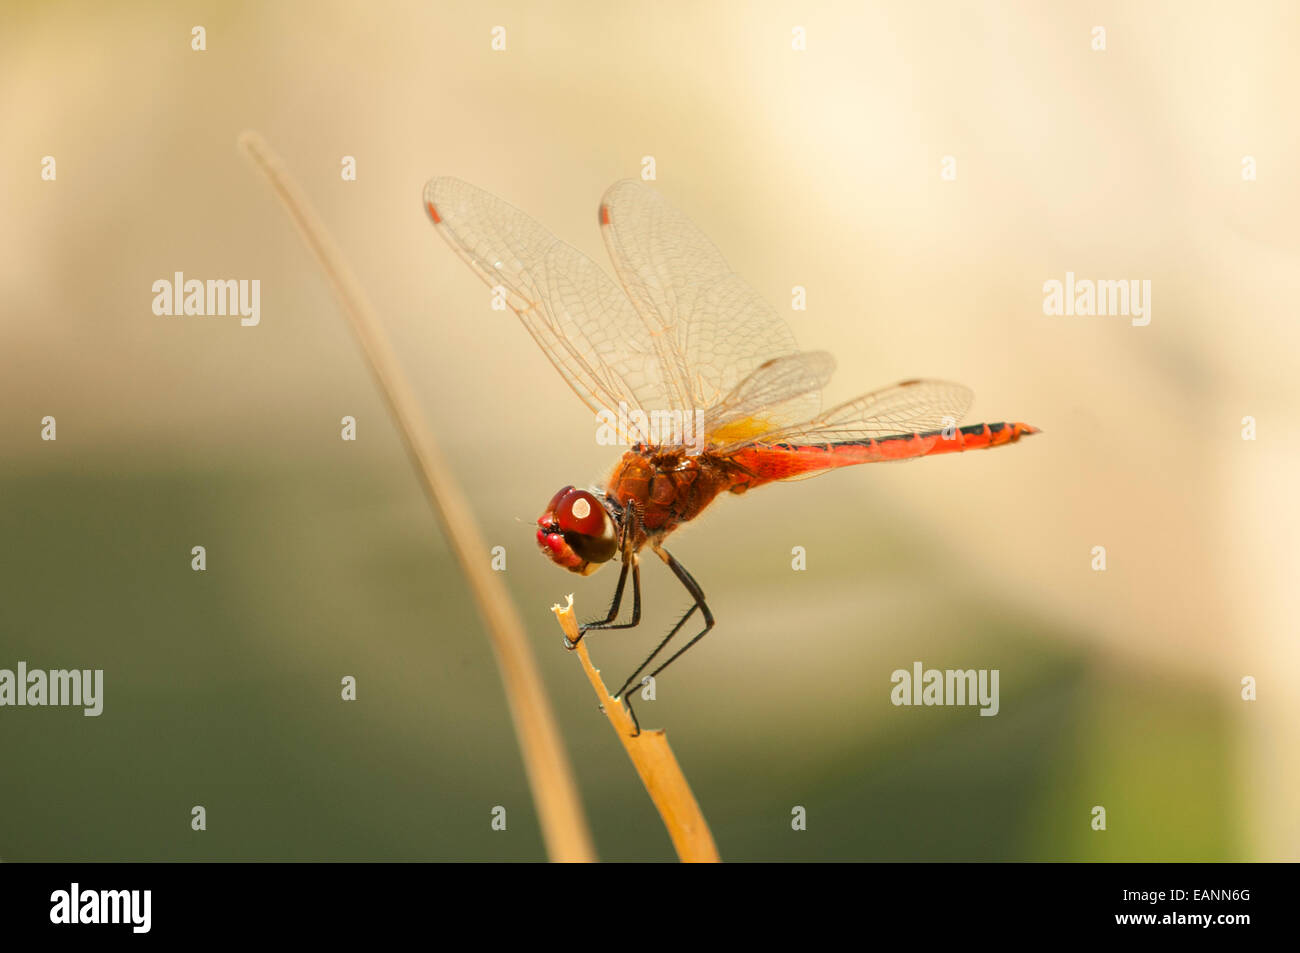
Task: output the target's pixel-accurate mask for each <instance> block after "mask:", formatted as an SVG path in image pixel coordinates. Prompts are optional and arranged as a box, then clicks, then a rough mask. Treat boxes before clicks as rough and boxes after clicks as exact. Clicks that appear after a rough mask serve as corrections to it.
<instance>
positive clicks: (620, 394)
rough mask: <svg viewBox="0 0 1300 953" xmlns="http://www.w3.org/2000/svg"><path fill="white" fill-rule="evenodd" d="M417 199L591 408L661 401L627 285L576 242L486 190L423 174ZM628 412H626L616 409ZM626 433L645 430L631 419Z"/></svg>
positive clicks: (647, 339)
mask: <svg viewBox="0 0 1300 953" xmlns="http://www.w3.org/2000/svg"><path fill="white" fill-rule="evenodd" d="M424 201H425V205H426V207H427V209H428V211H429V215H430V217H431V218H432V219H433V222H434V225H435V227H436V228H437V230H438V232H439V233H440V234H441V235H442V237H443V238H445V239H446V240H447V243H448V244H449V245H451V247H452V248H453V249H454V250H455V251H456V253H457V254H459V255H460V257H461V258H463V259H464V260H465V261H466V262H467V263H468V264H469V266H470V267H471V268H472V269H473V270H474V272H475V273H476V274H477V275H478V276H479V277H480V278H482V279H483V281H485V282H486V283H487V284H488V285H489V286H490V287H496V286H500V287H502V288H503V289H504V293H505V298H506V302H507V304H508V305H509V306H510V308H511V310H512V311H514V312H515V314H517V315H518V316H519V319H520V321H522V322H523V324H524V327H525V328H527V329H528V333H529V334H531V335H532V337H533V340H535V341H536V342H537V344H538V346H539V347H541V349H542V351H543V352H544V353H545V354H546V356H547V358H549V359H550V361H551V364H553V365H554V366H555V369H556V370H557V371H559V372H560V374H561V376H563V378H564V379H565V381H567V382H568V384H569V386H570V387H571V388H572V389H573V391H574V393H576V394H577V395H578V397H579V398H581V399H582V401H583V403H585V404H586V405H587V406H588V407H589V408H591V410H592V411H593V412H600V411H611V412H614V413H615V414H616V415H617V412H618V410H619V406H618V405H619V403H620V402H624V403H626V404H627V406H628V408H629V409H631V410H637V409H640V410H642V411H644V412H646V413H647V414H649V413H650V412H651V411H654V410H667V409H671V408H672V407H673V406H674V405H672V404H671V403H670V402H669V394H670V389H669V388H668V386H667V385H666V381H665V375H664V370H663V367H662V365H661V362H660V361H661V357H660V350H659V348H658V347H657V346H656V345H655V343H654V340H653V337H652V335H651V333H650V329H649V328H648V327H647V326H646V324H645V322H644V321H643V320H642V318H641V316H640V315H639V314H638V312H637V310H636V309H635V308H634V307H633V306H632V304H631V302H629V301H628V298H627V295H626V294H625V293H624V292H623V290H622V289H621V288H619V287H618V285H616V284H615V283H614V282H613V281H612V280H611V279H610V278H609V276H608V275H606V274H605V272H604V271H603V270H602V269H601V268H600V266H599V265H597V264H596V263H595V262H593V261H592V260H591V259H590V258H588V257H587V256H586V255H584V254H582V252H580V251H578V250H577V249H576V248H573V247H572V246H570V245H567V244H565V243H564V242H562V241H560V239H558V238H556V237H555V236H554V235H552V234H551V233H550V232H548V231H547V230H546V229H545V228H543V227H542V226H541V225H538V224H537V223H536V222H534V221H533V220H532V219H531V218H529V217H528V216H527V215H525V214H524V213H523V212H520V211H519V210H518V209H516V208H514V207H513V206H512V205H509V204H507V203H505V202H503V201H502V200H501V199H499V198H497V197H496V196H494V195H492V194H491V193H489V192H484V191H483V190H482V189H479V188H476V187H474V186H472V185H470V184H469V183H467V182H462V181H461V180H459V179H454V178H437V179H432V180H430V181H429V183H428V184H427V185H426V186H425V187H424ZM622 416H623V418H624V419H628V418H627V417H626V415H622ZM629 426H631V427H632V428H633V432H631V433H625V434H623V435H622V436H624V437H625V438H627V439H629V440H631V441H632V442H637V441H642V440H647V439H648V437H649V434H647V433H643V432H641V431H639V430H637V429H636V427H637V424H636V422H635V419H633V420H632V421H631V422H630V423H629Z"/></svg>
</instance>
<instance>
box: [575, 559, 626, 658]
mask: <svg viewBox="0 0 1300 953" xmlns="http://www.w3.org/2000/svg"><path fill="white" fill-rule="evenodd" d="M629 568H630V569H631V570H632V621H631V622H619V623H615V622H614V620H615V619H617V618H618V610H619V608H620V607H621V606H622V604H623V588H624V586H625V585H626V584H627V571H628V569H629ZM640 624H641V563H640V562H639V561H638V560H637V557H636V554H635V553H633V554H632V555H630V556H628V558H627V560H626V561H625V562H624V563H623V568H622V569H620V570H619V573H618V587H617V588H615V590H614V601H613V602H611V603H610V606H609V613H608V614H607V615H606V616H605V618H603V619H595V620H593V621H591V622H584V623H583V624H582V625H580V626H578V642H581V641H582V638H583V636H585V635H586V634H587V633H588V632H589V631H590V630H592V629H631V628H633V627H634V626H637V625H640ZM578 642H574V641H571V640H570V639H569V637H568V636H567V635H566V636H565V637H564V647H565V648H566V649H572V648H576V647H577V645H578Z"/></svg>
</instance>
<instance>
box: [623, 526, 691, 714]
mask: <svg viewBox="0 0 1300 953" xmlns="http://www.w3.org/2000/svg"><path fill="white" fill-rule="evenodd" d="M655 552H656V553H658V555H659V558H660V559H662V560H663V561H664V562H665V563H667V565H668V568H669V569H671V570H672V571H673V575H674V576H676V577H677V579H678V581H679V582H681V584H682V585H683V586H685V587H686V591H687V592H689V593H690V594H691V599H693V600H694V604H693V605H692V606H691V607H690V608H689V609H687V610H686V614H685V615H683V616H682V617H681V618H680V619H678V620H677V624H676V625H675V626H673V627H672V630H671V631H670V632H669V633H668V634H667V635H666V636H664V639H663V641H662V642H660V643H659V644H658V645H657V646H656V647H655V650H654V651H653V652H651V653H650V655H649V656H648V657H647V658H646V660H645V661H644V662H642V663H641V665H640V667H639V668H637V670H636V671H635V672H633V673H632V674H631V675H629V676H628V678H627V681H625V682H624V683H623V687H622V688H620V689H619V690H618V691H617V692H615V693H614V697H615V698H620V699H622V700H623V704H624V705H626V706H627V713H628V714H629V715H631V716H632V724H634V725H636V733H637V734H640V733H641V724H640V722H639V721H637V717H636V712H635V711H633V710H632V700H631V699H630V698H628V697H625V695H626V692H627V690H628V688H629V687H630V686H632V685H633V684H635V683H636V681H637V677H638V676H639V675H640V674H641V673H642V672H643V671H645V670H646V668H647V667H649V665H650V663H651V662H653V661H654V660H655V658H656V657H657V656H658V655H659V653H660V652H662V651H663V649H664V646H665V645H667V644H668V643H669V642H670V641H671V640H672V638H673V636H675V635H676V634H677V633H678V632H679V631H681V628H682V626H684V625H685V624H686V622H687V620H689V619H690V617H691V616H692V615H694V614H695V610H696V609H699V610H700V612H701V614H703V616H704V628H703V629H701V630H700V632H699V633H698V634H696V636H695V637H694V638H692V639H691V640H690V641H689V642H687V643H686V644H685V645H683V646H682V647H681V648H680V649H678V650H677V651H676V652H674V653H673V654H672V655H671V656H669V658H668V660H667V661H666V662H664V663H663V664H662V665H660V666H659V667H658V668H656V669H655V670H654V671H653V672H651V673H650V674H649V675H648V676H647V677H648V678H654V677H655V676H656V675H658V674H659V673H660V672H662V671H663V670H664V669H666V668H667V667H668V666H669V665H672V664H673V662H675V661H676V660H677V659H678V658H680V657H681V656H682V655H683V654H685V652H686V650H687V649H689V648H690V647H691V646H692V645H694V644H695V643H696V642H698V641H700V639H702V638H704V637H705V636H706V635H708V634H709V630H710V629H712V628H713V613H712V612H710V611H709V606H708V603H706V602H705V601H704V590H703V589H701V588H700V584H699V583H698V582H696V581H695V577H694V576H692V575H691V574H690V573H689V572H687V571H686V567H685V566H683V565H682V564H681V563H679V562H678V561H677V559H676V558H675V557H674V556H673V555H672V553H670V552H668V550H666V549H660V548H659V547H657V546H656V547H655Z"/></svg>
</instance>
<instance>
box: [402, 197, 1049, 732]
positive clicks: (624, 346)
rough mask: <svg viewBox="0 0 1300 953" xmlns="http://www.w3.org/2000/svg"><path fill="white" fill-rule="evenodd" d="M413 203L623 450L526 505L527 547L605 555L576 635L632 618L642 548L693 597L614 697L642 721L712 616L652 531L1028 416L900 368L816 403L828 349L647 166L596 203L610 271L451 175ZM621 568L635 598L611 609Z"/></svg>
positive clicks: (946, 448)
mask: <svg viewBox="0 0 1300 953" xmlns="http://www.w3.org/2000/svg"><path fill="white" fill-rule="evenodd" d="M424 205H425V210H426V211H427V212H428V215H429V217H430V219H432V221H433V224H434V226H435V228H436V229H437V231H438V233H439V234H440V235H442V237H443V238H444V239H446V241H447V243H448V244H449V245H451V247H452V249H453V250H454V251H455V252H456V253H457V254H458V255H459V256H460V257H461V258H462V259H463V260H464V261H465V262H466V263H467V264H468V265H469V266H470V268H471V269H472V270H473V271H474V273H475V274H477V275H478V276H479V277H480V278H481V279H483V281H485V282H486V283H487V284H488V285H489V286H490V287H492V288H493V289H494V292H495V294H497V295H498V296H501V297H503V298H504V300H505V303H506V304H507V305H508V306H509V308H510V309H511V310H512V311H514V313H515V314H516V315H518V317H519V320H520V321H521V322H522V323H523V326H524V328H525V329H526V330H527V331H528V333H529V335H531V336H532V338H533V340H534V341H536V342H537V345H538V347H540V348H541V350H542V353H543V354H545V356H546V357H547V359H548V360H549V361H550V363H551V365H552V366H553V367H554V368H555V369H556V371H558V372H559V374H560V376H561V377H563V378H564V380H565V381H566V382H567V383H568V385H569V387H570V388H571V389H572V390H573V392H574V393H575V394H577V395H578V397H579V399H581V400H582V402H583V403H584V404H586V406H587V408H588V409H589V410H590V411H592V412H593V413H594V414H595V415H596V420H597V426H598V429H599V431H600V433H601V434H603V435H604V436H605V437H606V438H610V439H609V440H608V441H607V442H615V443H617V444H619V445H622V446H625V447H626V448H627V449H626V450H625V451H624V452H623V454H622V457H621V459H620V460H619V461H618V462H617V463H616V464H615V466H614V468H613V471H612V472H611V474H610V476H609V478H608V480H607V481H606V482H605V484H604V485H603V486H592V487H590V488H587V489H583V488H578V487H575V486H565V487H564V488H562V489H561V490H560V491H559V492H557V493H556V494H555V495H554V496H553V497H551V500H550V502H549V503H547V504H546V509H545V510H544V511H543V513H542V515H541V517H540V518H539V519H538V521H537V525H538V528H537V545H538V547H539V548H540V550H541V552H542V553H543V554H544V555H545V556H546V557H547V558H549V559H550V560H551V561H552V562H554V563H555V564H557V565H558V566H561V567H563V568H564V569H567V570H569V571H571V572H574V573H577V574H579V575H582V576H586V575H590V574H591V573H593V572H595V571H596V570H597V569H599V568H600V567H601V566H603V565H605V564H606V563H608V562H610V561H611V560H613V559H615V557H617V559H618V562H619V564H620V567H621V568H620V570H619V577H618V583H617V585H616V586H615V589H614V595H613V599H612V600H611V602H610V606H609V610H608V612H607V613H606V614H605V615H604V616H603V617H601V618H598V619H593V620H591V621H589V622H586V623H584V624H582V625H581V626H580V627H579V629H578V639H579V640H581V639H582V638H583V637H585V636H586V635H587V634H588V633H590V632H593V631H605V630H614V629H630V628H634V627H635V626H637V625H638V624H639V623H640V621H641V568H640V555H641V554H642V553H643V551H644V550H645V548H646V547H647V546H648V547H649V549H650V551H651V552H653V553H654V554H655V555H656V556H657V557H658V558H659V559H661V560H662V561H663V562H664V564H665V565H666V566H667V567H668V569H669V570H670V571H671V572H672V574H673V576H674V577H675V578H676V579H677V581H678V582H679V583H680V584H681V585H682V586H683V587H684V588H685V590H686V592H687V593H688V594H689V595H690V597H691V606H690V608H689V609H687V610H686V612H685V614H684V615H682V617H681V618H680V619H679V620H678V621H677V623H676V625H674V626H673V627H672V629H671V630H670V631H669V633H668V634H667V635H666V636H665V637H664V638H663V639H662V640H661V641H660V642H659V644H658V646H657V647H656V648H655V650H654V651H653V652H651V653H650V655H649V656H648V657H647V658H646V660H645V661H644V662H643V663H642V664H641V665H640V667H638V668H637V670H636V671H635V672H633V673H632V674H631V675H630V676H628V678H627V679H626V681H624V683H623V685H622V687H621V688H620V689H619V690H618V691H617V692H616V693H615V694H614V696H613V697H614V698H616V699H622V700H623V702H624V703H625V704H626V705H627V708H628V711H629V714H631V716H632V720H633V724H634V725H635V726H636V730H637V732H639V731H640V726H639V722H638V721H637V719H636V714H635V712H634V711H632V706H631V698H630V696H628V690H629V689H630V688H631V687H632V686H633V685H636V684H649V683H650V680H652V679H654V678H655V677H657V676H658V675H659V674H660V673H662V672H663V670H664V669H666V668H667V667H668V666H669V665H671V664H672V663H673V662H674V661H676V660H677V659H678V658H680V657H681V656H682V655H683V654H684V653H685V652H686V651H687V650H689V649H690V648H691V647H692V646H694V645H696V644H698V643H699V641H700V640H701V639H702V638H704V636H705V635H707V634H708V633H709V632H710V631H711V630H712V629H713V628H714V621H715V620H714V615H713V612H712V610H711V609H710V608H709V605H708V602H707V601H706V599H705V595H704V590H703V588H702V587H701V586H700V584H699V583H698V582H696V580H695V577H694V576H692V575H691V573H690V572H688V571H687V569H686V567H684V566H683V565H682V564H681V562H680V561H679V560H678V559H677V558H676V557H675V556H673V555H672V554H671V553H670V552H669V551H668V550H667V549H666V548H665V547H664V540H665V539H666V538H667V537H668V536H669V534H671V533H672V532H673V531H674V530H676V529H677V528H678V527H680V526H682V525H683V524H685V523H689V522H690V521H691V520H693V519H695V518H696V517H697V516H699V515H700V513H701V512H703V511H704V510H705V508H707V507H708V506H709V504H710V503H712V502H713V501H714V500H715V499H716V498H718V497H719V496H720V495H722V494H723V493H730V494H741V493H745V492H748V491H749V490H753V489H755V488H757V487H760V486H763V485H764V484H768V483H777V482H784V481H790V480H798V479H802V478H806V477H811V476H816V475H819V474H822V473H827V472H829V471H831V470H835V469H838V468H840V467H847V466H856V465H857V464H861V463H876V462H881V461H889V460H909V459H916V458H920V457H928V456H934V455H936V454H941V453H954V452H961V451H966V450H976V449H985V448H991V447H1001V446H1005V445H1008V444H1012V443H1016V442H1017V441H1018V440H1020V438H1021V437H1023V436H1025V435H1027V434H1034V433H1038V432H1039V431H1038V428H1036V427H1031V426H1029V425H1028V424H1024V423H981V424H974V425H968V426H958V423H959V422H960V421H961V419H962V417H963V416H964V415H965V413H966V411H967V409H968V408H969V406H970V404H971V402H972V400H973V394H972V392H971V391H970V390H969V389H967V388H966V387H963V386H961V385H959V384H952V383H947V382H945V381H939V380H906V381H903V382H901V383H898V384H895V385H893V386H892V387H886V388H884V389H881V390H876V391H872V392H870V393H867V394H863V395H862V396H860V397H856V398H854V399H853V400H849V401H846V402H844V403H841V404H837V405H835V406H833V407H830V408H829V409H826V410H823V409H822V407H821V404H822V401H821V394H822V390H823V389H824V388H825V386H826V385H827V383H828V382H829V380H830V378H831V375H832V372H833V371H834V369H835V361H834V359H833V358H832V357H831V355H830V354H829V353H826V352H824V351H801V350H799V348H798V346H797V345H796V343H795V338H794V334H793V332H792V331H791V329H790V327H789V325H788V324H787V323H786V321H785V320H784V319H783V318H781V317H780V316H779V315H778V314H777V313H776V312H775V311H774V310H773V309H772V308H771V307H770V306H769V305H768V304H767V303H766V302H765V301H764V300H763V298H762V297H761V296H760V295H759V294H758V293H757V292H756V291H754V290H753V289H752V288H751V287H750V286H749V285H748V284H747V283H746V282H745V281H744V280H743V279H742V278H741V277H740V276H738V275H737V274H736V273H735V272H733V271H732V270H731V267H730V266H729V265H728V264H727V262H726V260H725V259H724V258H723V256H722V253H721V252H720V251H718V249H717V247H716V246H715V245H714V244H713V242H712V241H710V240H709V238H708V237H707V236H706V235H705V234H704V232H702V231H701V230H700V229H699V228H698V227H697V226H696V225H695V224H694V223H693V222H692V221H691V220H690V219H689V218H687V217H686V216H685V215H684V214H682V213H681V212H679V211H678V210H677V209H676V208H675V207H674V206H672V205H670V204H669V203H668V202H667V201H666V200H665V199H664V198H663V196H662V195H660V193H659V192H658V191H657V190H656V189H655V188H654V187H652V186H650V185H648V184H646V183H645V182H642V181H638V180H635V179H627V180H624V181H621V182H616V183H615V184H614V185H612V186H611V187H610V188H609V189H608V190H607V191H606V192H605V195H604V197H603V198H602V200H601V203H600V208H599V215H598V220H599V223H600V231H601V235H602V237H603V239H604V242H605V247H606V249H607V250H608V252H609V257H610V259H611V261H612V263H613V266H614V275H615V278H616V279H617V283H616V281H615V280H614V279H611V278H610V277H609V275H608V274H607V273H606V272H605V271H604V270H603V269H602V268H601V267H600V266H599V265H598V264H596V263H595V262H593V261H592V260H591V259H590V258H588V257H587V256H586V255H584V254H583V253H582V252H580V251H578V250H577V249H575V248H574V247H572V246H571V245H569V244H566V243H565V242H563V241H561V240H560V239H559V238H556V237H555V236H554V235H553V234H551V233H550V232H549V231H548V230H547V229H545V228H543V227H542V226H541V225H539V224H537V223H536V222H535V221H533V220H532V219H531V218H529V217H528V216H527V215H525V214H524V213H523V212H520V211H519V210H518V209H516V208H514V207H513V206H511V205H509V204H507V203H506V202H504V201H503V200H501V199H500V198H497V197H496V196H495V195H493V194H491V193H489V192H486V191H483V190H482V189H479V188H477V187H475V186H473V185H470V184H469V183H467V182H464V181H461V180H460V179H456V178H450V177H441V178H435V179H432V180H430V181H429V182H428V184H427V185H426V186H425V190H424ZM629 575H630V578H631V581H632V612H631V617H630V618H629V619H628V620H627V621H622V622H620V621H619V616H620V610H621V607H622V604H623V597H624V593H625V591H626V588H627V582H628V578H629ZM697 613H698V618H697V625H698V626H699V631H698V632H696V631H694V627H692V629H690V630H688V631H691V632H693V634H692V635H691V637H690V638H688V639H687V640H686V641H685V642H684V644H680V647H679V648H677V649H676V650H675V651H674V652H673V653H672V654H671V655H669V656H668V657H667V658H666V659H663V660H661V661H659V662H658V664H657V665H656V664H655V663H656V660H659V659H660V657H661V655H662V654H663V653H664V651H665V649H666V648H667V646H668V645H669V643H670V642H672V640H673V639H674V638H675V637H676V636H677V635H678V634H679V633H680V632H681V631H682V630H683V629H684V628H685V627H686V626H687V625H688V623H690V622H691V620H692V618H696V617H697ZM565 644H566V646H567V647H568V648H574V647H575V646H576V644H577V643H576V642H573V641H570V640H569V639H568V638H567V637H566V638H565ZM652 665H654V666H655V667H654V668H651V666H652ZM647 669H650V671H649V672H648V673H647V674H645V675H643V673H645V672H646V670H647Z"/></svg>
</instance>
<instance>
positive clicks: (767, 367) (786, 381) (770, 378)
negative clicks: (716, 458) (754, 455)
mask: <svg viewBox="0 0 1300 953" xmlns="http://www.w3.org/2000/svg"><path fill="white" fill-rule="evenodd" d="M834 371H835V359H834V358H833V357H831V356H830V355H829V354H827V353H826V352H825V351H803V352H801V353H799V354H791V355H788V356H787V357H776V358H772V360H770V361H766V362H765V363H763V364H760V365H759V366H758V369H757V370H755V371H754V372H753V373H752V374H750V375H749V376H748V377H746V378H745V379H744V380H743V381H741V382H740V383H739V384H738V385H736V387H735V389H734V390H732V391H731V393H729V394H727V395H726V396H725V397H724V398H722V400H721V401H719V402H718V403H716V404H714V405H713V406H712V407H711V408H709V410H708V411H707V413H706V414H705V417H704V433H705V439H706V441H707V442H708V443H710V444H712V445H714V446H719V445H722V446H726V445H730V444H733V443H738V442H741V441H743V440H746V439H753V437H754V436H755V435H761V434H764V433H769V432H771V431H773V430H777V429H779V428H780V427H782V426H783V425H784V423H785V422H787V421H789V420H791V419H796V420H797V419H798V415H799V414H800V412H801V411H802V410H803V409H804V408H806V406H807V404H806V400H807V397H808V395H809V394H813V395H820V393H821V391H822V388H824V387H825V386H826V384H827V383H828V382H829V381H830V378H831V374H832V373H834Z"/></svg>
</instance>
